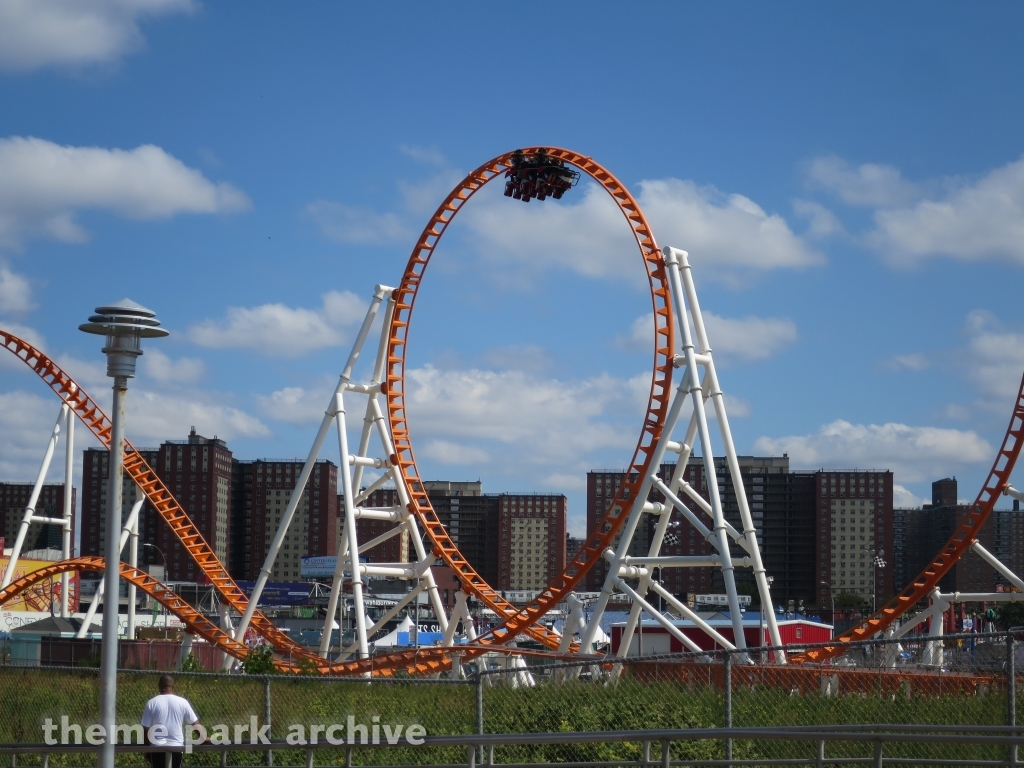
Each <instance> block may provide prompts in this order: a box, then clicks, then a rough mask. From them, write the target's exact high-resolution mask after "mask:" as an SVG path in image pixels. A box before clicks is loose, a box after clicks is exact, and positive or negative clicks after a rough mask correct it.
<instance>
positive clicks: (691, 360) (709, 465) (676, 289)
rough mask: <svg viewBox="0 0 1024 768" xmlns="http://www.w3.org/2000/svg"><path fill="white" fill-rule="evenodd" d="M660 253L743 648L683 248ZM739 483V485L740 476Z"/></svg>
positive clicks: (736, 631)
mask: <svg viewBox="0 0 1024 768" xmlns="http://www.w3.org/2000/svg"><path fill="white" fill-rule="evenodd" d="M662 254H663V256H664V261H665V268H666V271H667V272H668V277H669V282H670V285H671V288H672V290H671V293H672V306H673V309H674V310H675V316H676V322H677V323H678V325H679V337H680V347H681V349H682V353H683V359H684V360H685V361H686V370H685V372H684V373H683V377H684V381H687V378H688V381H687V383H688V385H689V392H690V396H691V398H692V400H693V410H694V413H695V414H696V415H697V432H698V435H699V437H700V447H701V455H702V457H703V459H704V473H705V476H706V477H707V478H708V495H709V496H710V502H711V511H712V515H713V518H714V532H715V536H716V537H717V539H718V551H719V552H720V553H721V555H722V580H723V582H724V583H725V594H726V598H727V600H728V603H729V616H730V618H731V620H732V625H733V633H734V637H735V638H736V645H737V647H738V648H746V641H745V638H744V637H743V613H742V611H741V609H740V602H739V596H738V595H737V593H736V580H735V578H734V574H733V564H732V558H731V556H730V552H729V539H728V536H727V534H726V525H725V514H724V512H723V511H722V499H721V495H720V493H719V489H718V475H717V473H716V471H715V457H714V451H713V448H712V445H711V432H710V430H709V428H708V420H707V414H706V412H705V410H704V398H703V397H702V394H703V390H702V386H701V381H700V376H699V373H698V368H697V366H698V363H697V359H696V352H695V350H694V344H693V340H692V338H691V335H690V323H689V316H688V313H687V311H686V298H685V297H686V294H685V292H684V289H683V285H682V278H681V275H680V260H679V256H680V254H685V251H678V250H676V249H675V248H664V249H662ZM740 483H741V487H742V480H741V481H740ZM755 543H756V542H755Z"/></svg>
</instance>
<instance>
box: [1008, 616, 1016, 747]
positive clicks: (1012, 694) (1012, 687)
mask: <svg viewBox="0 0 1024 768" xmlns="http://www.w3.org/2000/svg"><path fill="white" fill-rule="evenodd" d="M1006 724H1007V725H1016V724H1017V657H1016V654H1015V653H1014V647H1013V633H1012V632H1009V633H1007V635H1006ZM1011 735H1012V736H1016V735H1017V733H1016V732H1015V731H1014V732H1012V733H1011ZM1010 765H1011V766H1015V765H1017V745H1016V744H1011V745H1010Z"/></svg>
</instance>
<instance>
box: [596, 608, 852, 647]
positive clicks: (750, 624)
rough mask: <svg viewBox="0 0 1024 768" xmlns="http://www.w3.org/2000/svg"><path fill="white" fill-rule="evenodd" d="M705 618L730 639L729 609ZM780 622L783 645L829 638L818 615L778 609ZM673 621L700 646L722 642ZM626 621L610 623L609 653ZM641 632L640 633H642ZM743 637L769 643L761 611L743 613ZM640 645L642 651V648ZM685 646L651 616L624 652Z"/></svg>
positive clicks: (750, 641)
mask: <svg viewBox="0 0 1024 768" xmlns="http://www.w3.org/2000/svg"><path fill="white" fill-rule="evenodd" d="M700 618H701V619H703V620H704V621H705V622H707V623H708V624H709V625H710V626H711V627H712V628H713V629H714V630H715V631H716V632H718V634H720V635H721V636H722V637H724V638H725V639H726V640H728V641H729V642H732V641H733V627H732V619H731V618H730V617H729V612H728V611H722V612H720V613H708V614H704V615H701V617H700ZM775 620H776V622H777V623H778V625H779V634H780V635H781V636H782V644H783V645H800V646H802V645H809V644H812V643H825V642H828V641H829V640H831V639H832V625H831V624H825V623H823V622H822V621H821V620H820V619H817V618H815V617H810V616H804V615H802V614H786V613H780V614H776V615H775ZM672 625H673V626H675V627H677V628H678V629H679V631H680V632H681V633H682V634H684V635H686V636H687V637H688V638H690V639H691V640H692V641H693V642H694V643H695V644H696V645H697V646H698V647H699V648H701V649H702V650H714V649H716V648H720V647H721V645H720V644H718V643H716V642H715V641H714V640H713V639H712V638H711V637H710V636H709V635H708V634H707V633H706V632H704V630H703V629H701V628H700V627H698V626H696V625H695V624H694V623H693V622H692V621H690V620H689V619H673V620H672ZM625 626H626V622H624V621H617V622H614V623H613V624H612V625H611V629H612V633H611V634H612V653H618V651H619V645H620V643H621V640H622V630H623V628H624V627H625ZM641 635H642V637H641ZM743 637H744V639H745V640H746V642H747V647H748V648H757V647H759V646H770V645H771V644H772V641H771V638H770V637H769V636H768V625H767V622H766V621H765V617H764V616H763V615H762V614H760V613H744V614H743ZM641 648H642V651H641ZM687 650H688V649H687V648H686V647H684V646H683V644H682V642H681V641H680V640H678V639H676V638H675V637H673V636H672V635H670V634H669V632H668V630H667V629H665V627H663V626H662V625H661V624H660V623H658V622H657V621H655V620H654V619H646V620H645V621H644V622H643V623H642V632H641V626H638V627H637V631H636V632H634V633H633V640H632V642H630V644H629V651H628V652H627V653H626V655H627V656H640V655H641V654H642V655H644V656H651V655H655V654H661V653H683V652H685V651H687Z"/></svg>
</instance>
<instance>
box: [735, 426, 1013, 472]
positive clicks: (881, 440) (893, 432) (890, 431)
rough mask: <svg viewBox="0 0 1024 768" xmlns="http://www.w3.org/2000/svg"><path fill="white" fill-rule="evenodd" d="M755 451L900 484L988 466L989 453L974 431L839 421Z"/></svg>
mask: <svg viewBox="0 0 1024 768" xmlns="http://www.w3.org/2000/svg"><path fill="white" fill-rule="evenodd" d="M754 451H755V453H761V454H765V455H770V456H778V455H781V454H782V453H788V454H789V457H790V459H791V460H792V462H793V464H794V465H798V466H803V467H825V466H845V467H864V468H877V469H891V470H892V471H893V473H894V475H895V476H896V477H897V478H898V479H899V480H900V481H901V482H905V483H906V482H910V483H914V482H922V481H924V480H927V479H933V478H936V477H943V476H945V475H947V474H951V472H952V470H953V469H954V468H956V467H962V466H969V465H973V464H977V463H979V462H987V461H989V460H990V459H991V458H992V455H993V449H992V447H991V446H990V445H989V444H988V442H987V441H986V440H984V439H983V438H981V437H980V436H979V435H978V434H977V433H976V432H974V431H965V430H958V429H940V428H937V427H911V426H908V425H906V424H896V423H888V424H868V425H864V424H851V423H850V422H848V421H843V420H841V419H840V420H837V421H834V422H832V423H831V424H826V425H825V426H823V427H822V428H821V430H820V431H819V432H817V433H815V434H812V435H793V436H788V437H780V438H770V437H761V438H759V439H758V440H757V441H756V442H755V443H754Z"/></svg>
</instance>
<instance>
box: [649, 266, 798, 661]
mask: <svg viewBox="0 0 1024 768" xmlns="http://www.w3.org/2000/svg"><path fill="white" fill-rule="evenodd" d="M671 251H674V252H675V255H676V256H677V257H678V260H679V261H680V262H681V263H680V265H679V267H680V268H681V270H682V279H683V285H684V287H685V290H686V298H687V301H688V302H689V305H690V315H691V317H692V319H693V327H694V331H695V333H696V335H697V343H698V344H699V345H700V351H701V354H702V355H705V356H706V357H707V363H706V366H705V368H706V374H705V377H706V379H707V382H708V383H709V384H710V396H711V402H712V403H713V405H714V408H715V416H716V420H717V421H718V429H719V432H720V433H721V436H722V446H723V447H724V449H725V456H726V462H727V463H728V466H729V474H730V475H731V476H732V484H733V490H734V491H735V493H736V504H737V506H738V507H739V511H740V522H741V523H742V524H743V536H744V538H745V539H746V540H747V542H748V546H747V547H746V550H747V551H748V552H749V553H750V555H751V557H753V558H754V580H755V582H756V583H757V591H758V595H759V596H760V598H761V605H771V591H770V589H769V587H768V578H767V574H766V572H765V568H764V564H763V563H762V562H761V548H760V546H759V545H758V541H757V534H756V531H755V529H754V521H753V518H752V516H751V514H750V507H749V505H748V504H747V494H746V490H745V489H744V485H743V475H742V473H741V472H740V465H739V460H738V459H737V456H736V446H735V444H734V443H733V439H732V430H731V429H729V417H728V416H727V414H726V411H725V395H724V393H723V392H722V387H721V386H720V385H719V383H718V372H717V370H716V369H715V361H714V358H713V357H712V355H711V345H710V344H709V343H708V335H707V331H706V329H705V328H704V317H703V315H702V314H701V311H700V303H699V302H698V301H697V289H696V286H695V285H694V282H693V271H692V270H691V268H690V263H689V258H688V255H687V253H686V251H678V250H676V249H673V248H665V249H663V253H664V254H665V256H666V263H667V261H668V255H669V252H671ZM727 591H728V590H727ZM730 609H731V605H730ZM765 619H766V622H767V624H768V635H769V637H770V638H771V641H772V645H774V646H776V647H777V648H781V647H782V636H781V635H780V634H779V625H778V622H777V621H776V619H775V612H774V611H768V612H767V615H766V616H765ZM734 624H735V622H734ZM741 647H742V646H741ZM777 658H778V659H779V661H780V662H783V663H784V662H785V654H784V653H783V652H782V651H778V652H777Z"/></svg>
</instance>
